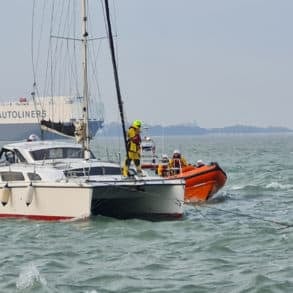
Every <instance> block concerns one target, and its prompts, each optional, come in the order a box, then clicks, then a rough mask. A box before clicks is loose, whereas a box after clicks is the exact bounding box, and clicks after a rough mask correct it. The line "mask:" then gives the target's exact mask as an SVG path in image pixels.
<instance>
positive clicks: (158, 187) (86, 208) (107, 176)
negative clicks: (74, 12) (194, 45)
mask: <svg viewBox="0 0 293 293" xmlns="http://www.w3.org/2000/svg"><path fill="white" fill-rule="evenodd" d="M81 2H82V12H83V15H82V22H83V25H82V28H83V29H82V44H83V62H82V64H83V77H84V82H83V84H84V87H83V96H84V105H83V120H82V121H79V123H76V126H77V129H76V131H75V134H76V136H77V138H78V141H79V142H80V144H76V143H73V142H72V143H69V142H63V141H41V140H36V141H30V142H28V141H22V142H18V143H13V144H8V145H5V146H3V147H2V150H1V151H0V158H1V165H0V217H26V218H30V219H41V220H64V219H72V218H84V217H89V216H92V215H103V216H110V217H116V218H123V219H124V218H147V219H151V220H156V219H174V218H180V217H182V215H183V202H184V186H185V182H184V180H177V179H175V180H173V179H172V180H169V179H164V178H159V177H149V176H146V177H139V176H137V175H136V173H135V171H134V170H132V171H131V172H132V176H130V177H127V178H125V177H123V176H122V175H121V166H120V164H117V163H113V162H108V161H100V160H98V159H95V157H94V155H93V153H92V152H91V150H90V135H89V124H88V120H89V119H88V118H89V117H88V99H87V97H88V80H87V36H88V33H87V13H86V12H87V6H86V4H87V1H86V0H82V1H81ZM105 9H106V15H107V25H108V33H109V41H110V48H111V55H112V61H113V68H114V76H115V81H116V89H117V97H118V104H119V110H120V114H121V122H122V127H123V130H124V133H125V126H124V117H123V109H122V101H121V95H120V90H119V83H118V74H117V69H116V64H115V54H114V47H113V39H112V33H111V23H110V15H109V6H108V1H107V0H105Z"/></svg>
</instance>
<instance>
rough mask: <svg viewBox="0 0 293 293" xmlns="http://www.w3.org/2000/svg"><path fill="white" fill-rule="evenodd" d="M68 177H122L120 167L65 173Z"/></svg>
mask: <svg viewBox="0 0 293 293" xmlns="http://www.w3.org/2000/svg"><path fill="white" fill-rule="evenodd" d="M64 174H65V176H67V177H71V176H73V177H75V176H77V177H79V176H89V175H90V176H93V175H120V174H121V170H120V167H92V168H78V169H71V170H66V171H64Z"/></svg>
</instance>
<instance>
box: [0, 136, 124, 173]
mask: <svg viewBox="0 0 293 293" xmlns="http://www.w3.org/2000/svg"><path fill="white" fill-rule="evenodd" d="M90 154H91V156H90V159H91V160H85V159H84V158H83V149H82V148H81V146H80V145H78V144H74V143H69V142H62V141H54V142H53V141H32V142H20V143H13V144H8V145H5V146H3V147H2V149H1V151H0V164H1V165H2V166H3V165H4V166H5V165H7V166H8V165H11V164H14V166H16V165H18V164H21V165H23V166H25V165H34V166H42V165H45V164H46V165H48V164H49V165H51V166H52V167H54V168H55V169H59V170H62V171H63V174H64V175H65V176H66V177H81V176H96V175H121V167H120V165H119V164H116V163H111V162H102V161H99V160H97V159H95V157H94V154H93V153H92V152H91V153H90ZM15 176H17V175H15Z"/></svg>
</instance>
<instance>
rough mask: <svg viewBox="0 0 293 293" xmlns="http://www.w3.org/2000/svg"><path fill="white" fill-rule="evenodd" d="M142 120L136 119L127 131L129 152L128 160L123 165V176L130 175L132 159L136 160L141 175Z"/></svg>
mask: <svg viewBox="0 0 293 293" xmlns="http://www.w3.org/2000/svg"><path fill="white" fill-rule="evenodd" d="M141 125H142V122H141V121H140V120H134V121H133V123H132V125H131V126H130V127H129V129H128V131H127V154H126V160H125V164H124V167H123V176H125V177H127V176H128V169H129V166H130V164H131V161H133V162H134V165H135V167H136V171H137V173H138V174H139V175H140V174H141V173H142V171H141V165H140V143H141V137H140V129H141Z"/></svg>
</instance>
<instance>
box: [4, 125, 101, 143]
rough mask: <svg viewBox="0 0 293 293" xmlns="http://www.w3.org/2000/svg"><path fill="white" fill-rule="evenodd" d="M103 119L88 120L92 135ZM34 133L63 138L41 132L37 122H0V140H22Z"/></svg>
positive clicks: (46, 137) (58, 137)
mask: <svg viewBox="0 0 293 293" xmlns="http://www.w3.org/2000/svg"><path fill="white" fill-rule="evenodd" d="M103 123H104V121H102V120H94V121H90V123H89V126H90V133H91V136H92V137H94V136H95V135H96V133H97V132H98V130H100V129H102V128H103ZM32 133H34V134H36V135H38V136H39V137H40V138H43V139H46V140H47V139H64V137H63V136H60V135H57V134H55V133H50V132H44V131H43V132H42V131H41V129H40V125H39V124H38V123H22V124H12V123H11V124H10V123H5V124H0V141H18V140H24V139H27V138H28V137H29V135H30V134H32Z"/></svg>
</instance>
